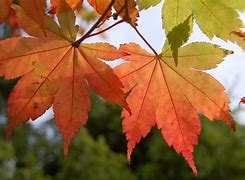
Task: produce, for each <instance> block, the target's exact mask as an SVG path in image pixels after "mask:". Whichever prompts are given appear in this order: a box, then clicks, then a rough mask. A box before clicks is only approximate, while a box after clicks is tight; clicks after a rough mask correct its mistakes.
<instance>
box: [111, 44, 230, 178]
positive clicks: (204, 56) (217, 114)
mask: <svg viewBox="0 0 245 180" xmlns="http://www.w3.org/2000/svg"><path fill="white" fill-rule="evenodd" d="M120 49H121V50H122V51H123V52H124V53H127V54H128V56H125V57H123V59H125V60H126V63H124V64H122V65H120V66H118V67H117V68H116V70H115V72H116V73H117V74H118V76H119V77H120V80H121V81H122V82H123V84H124V86H125V91H126V92H129V91H130V94H129V96H128V97H127V103H128V105H129V107H130V110H131V113H132V114H129V113H128V112H127V111H126V110H123V112H122V118H123V131H124V133H125V134H126V139H127V140H128V159H129V160H130V156H131V153H132V151H133V149H134V147H135V145H136V144H137V143H139V142H140V140H141V139H142V138H143V137H145V136H146V135H147V134H148V133H149V132H150V130H151V128H152V127H153V126H155V125H157V127H158V128H159V129H160V130H161V133H162V136H163V138H164V139H165V140H166V142H167V144H168V145H169V146H173V148H174V149H175V150H176V152H178V153H181V154H182V155H183V156H184V158H185V159H186V160H187V162H188V164H189V165H190V167H191V168H192V170H193V172H194V174H196V175H197V169H196V167H195V163H194V160H193V149H194V148H193V147H194V145H196V144H197V143H198V135H199V134H200V131H201V124H200V121H199V119H198V113H203V114H204V115H205V116H207V117H208V118H209V119H210V120H213V119H215V118H216V119H220V120H224V121H226V122H227V123H228V124H230V125H231V126H232V128H235V123H234V122H233V119H232V117H231V115H230V110H229V107H228V104H229V100H228V96H227V95H226V94H225V92H224V88H223V86H222V85H221V84H220V83H219V82H218V81H216V80H215V79H214V78H212V77H211V76H210V75H208V74H206V73H204V72H201V71H200V70H207V69H210V68H213V67H216V64H218V63H220V62H221V61H222V58H223V57H224V56H225V55H227V54H228V53H229V52H228V51H225V50H222V49H220V48H218V47H215V46H213V45H210V44H208V43H192V44H189V45H187V46H185V47H183V48H182V49H180V52H179V64H178V67H176V66H175V63H174V58H173V57H172V54H171V51H170V50H169V49H170V48H168V51H167V52H166V53H164V54H162V55H159V56H154V55H152V54H150V53H148V52H146V51H145V50H144V49H142V48H141V47H140V46H139V45H137V44H133V43H130V44H126V45H121V47H120ZM197 69H199V70H197Z"/></svg>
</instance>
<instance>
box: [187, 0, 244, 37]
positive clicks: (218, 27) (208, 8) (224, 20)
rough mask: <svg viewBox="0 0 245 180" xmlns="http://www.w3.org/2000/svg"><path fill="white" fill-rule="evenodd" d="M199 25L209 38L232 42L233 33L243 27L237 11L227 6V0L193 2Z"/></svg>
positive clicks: (198, 0)
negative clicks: (215, 37) (214, 37)
mask: <svg viewBox="0 0 245 180" xmlns="http://www.w3.org/2000/svg"><path fill="white" fill-rule="evenodd" d="M191 1H192V3H191V5H192V11H193V14H194V17H195V19H196V21H197V24H198V25H199V26H200V28H201V29H202V31H203V32H204V33H205V34H206V35H207V36H208V37H209V38H212V37H213V36H215V35H216V36H217V37H219V38H222V39H224V40H231V41H232V36H231V32H232V31H234V30H239V29H240V28H242V27H243V24H242V21H241V20H240V19H239V14H238V13H237V11H236V10H235V9H234V8H232V7H230V6H227V3H226V2H225V0H215V1H214V0H191Z"/></svg>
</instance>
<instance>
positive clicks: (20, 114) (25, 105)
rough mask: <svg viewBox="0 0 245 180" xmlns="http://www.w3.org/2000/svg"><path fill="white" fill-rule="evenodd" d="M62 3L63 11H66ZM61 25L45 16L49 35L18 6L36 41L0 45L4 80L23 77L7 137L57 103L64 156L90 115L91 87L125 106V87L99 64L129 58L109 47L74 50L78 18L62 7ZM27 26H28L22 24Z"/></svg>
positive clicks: (12, 105)
mask: <svg viewBox="0 0 245 180" xmlns="http://www.w3.org/2000/svg"><path fill="white" fill-rule="evenodd" d="M63 5H64V7H63ZM63 5H62V7H60V9H59V11H60V12H59V14H58V21H59V25H60V26H58V25H57V24H56V23H55V21H54V20H53V19H52V18H50V17H48V16H45V17H44V21H45V31H46V35H47V36H46V37H45V36H44V35H43V31H42V29H41V28H40V26H39V25H38V24H37V23H36V22H35V21H33V19H32V18H31V16H32V14H28V12H25V11H23V10H22V9H21V7H19V6H17V5H14V6H13V8H14V9H15V11H16V14H17V20H18V22H19V24H20V26H21V27H22V28H23V29H24V30H26V32H28V33H29V34H30V35H31V36H34V37H35V38H24V37H19V38H11V39H7V40H4V41H1V42H0V76H4V78H5V79H13V78H17V77H21V78H20V80H19V81H18V83H17V84H16V86H15V87H14V89H13V91H12V92H11V95H10V97H9V100H8V117H9V123H8V127H7V138H9V137H10V135H11V133H12V131H13V129H14V128H15V127H16V126H18V125H19V124H21V123H24V122H26V121H28V120H29V119H32V120H35V119H36V118H38V117H39V116H40V115H42V114H43V113H44V112H45V111H46V110H47V109H48V108H49V107H51V105H52V104H53V108H54V114H55V115H54V116H55V123H56V125H57V126H58V128H59V130H60V132H61V133H62V135H63V137H64V153H65V154H67V152H68V146H69V144H70V142H71V139H72V138H73V136H74V135H75V134H76V133H77V132H78V131H79V128H80V126H81V125H82V124H86V122H87V118H88V112H89V111H90V98H89V90H88V85H89V86H90V87H92V89H93V90H94V91H95V92H96V93H97V94H98V95H100V96H101V97H103V98H104V99H106V100H108V101H109V102H113V103H117V104H119V105H121V106H124V107H126V106H127V104H126V102H125V100H124V98H123V97H124V92H123V90H122V88H123V86H122V83H121V82H120V81H119V79H118V77H117V76H116V75H115V74H114V73H113V70H112V69H111V68H110V67H109V66H108V65H107V64H105V63H103V62H102V61H101V60H107V61H111V60H114V59H117V58H120V57H121V56H124V55H125V54H124V53H123V52H120V51H118V50H117V49H116V48H115V47H114V46H112V45H109V44H107V43H94V44H81V45H79V46H75V43H74V42H75V38H76V33H77V31H78V29H77V27H76V26H75V15H74V13H73V11H72V10H71V9H70V8H69V7H68V6H66V5H65V4H63ZM24 22H25V23H24Z"/></svg>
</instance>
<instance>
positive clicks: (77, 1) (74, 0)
mask: <svg viewBox="0 0 245 180" xmlns="http://www.w3.org/2000/svg"><path fill="white" fill-rule="evenodd" d="M62 2H66V3H67V4H68V5H69V6H70V7H71V8H72V9H73V10H74V9H77V8H79V7H80V6H81V4H82V3H83V0H50V3H51V8H50V11H49V12H50V13H51V14H56V13H57V12H59V8H60V6H61V5H60V4H61V3H62Z"/></svg>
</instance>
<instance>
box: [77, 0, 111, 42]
mask: <svg viewBox="0 0 245 180" xmlns="http://www.w3.org/2000/svg"><path fill="white" fill-rule="evenodd" d="M114 3H115V0H112V1H111V3H110V4H109V5H108V7H107V8H106V10H105V11H104V12H103V14H102V15H101V16H100V18H99V19H98V20H97V22H96V23H95V24H94V25H93V26H92V27H91V28H90V29H89V30H88V31H87V32H86V33H85V34H84V35H83V36H82V37H81V38H80V39H78V40H77V41H75V42H74V43H73V44H72V45H73V46H74V47H79V45H80V44H81V42H82V41H83V40H85V39H86V38H87V36H89V35H90V34H91V33H92V32H93V31H94V30H95V29H96V28H97V27H98V25H99V24H100V23H101V22H102V21H103V20H104V18H105V17H106V15H107V13H108V12H109V11H110V9H111V8H112V6H113V4H114Z"/></svg>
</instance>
